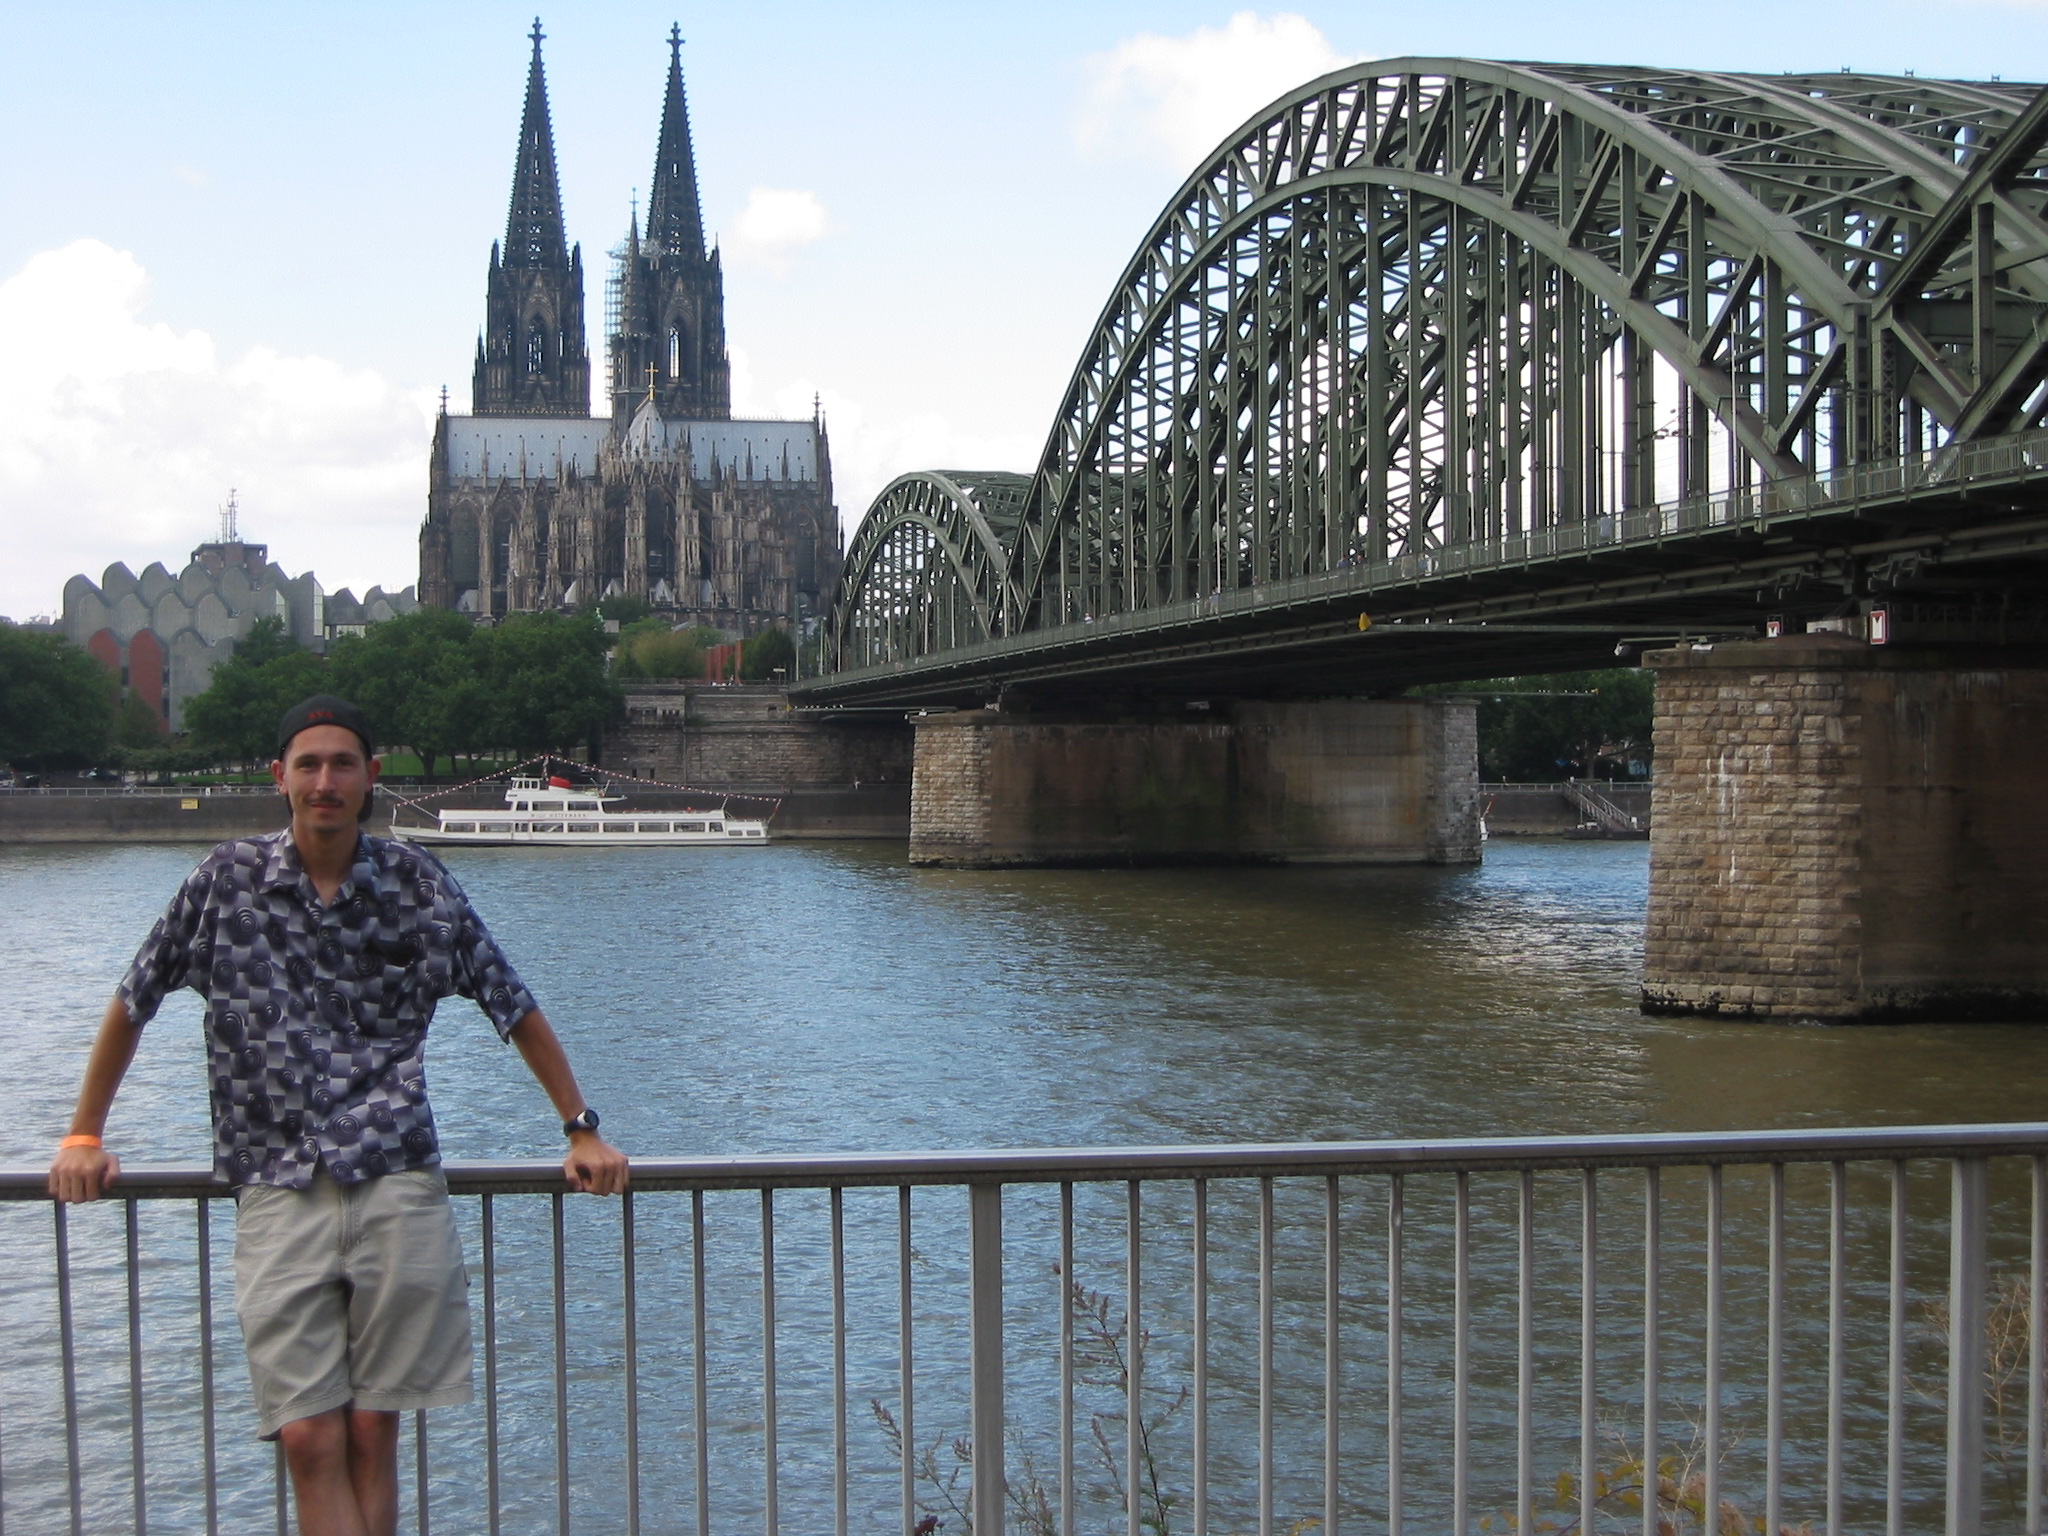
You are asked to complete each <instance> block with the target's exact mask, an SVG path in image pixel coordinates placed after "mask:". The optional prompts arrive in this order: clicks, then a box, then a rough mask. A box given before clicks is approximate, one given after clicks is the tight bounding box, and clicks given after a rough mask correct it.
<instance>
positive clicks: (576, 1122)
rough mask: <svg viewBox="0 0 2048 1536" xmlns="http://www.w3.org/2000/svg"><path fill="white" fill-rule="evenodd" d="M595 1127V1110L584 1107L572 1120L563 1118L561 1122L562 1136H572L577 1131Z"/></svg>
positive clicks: (590, 1129)
mask: <svg viewBox="0 0 2048 1536" xmlns="http://www.w3.org/2000/svg"><path fill="white" fill-rule="evenodd" d="M596 1129H597V1111H596V1110H594V1109H588V1108H586V1109H584V1110H582V1111H580V1112H579V1113H578V1114H577V1115H576V1117H575V1118H574V1119H573V1120H564V1121H563V1122H562V1134H563V1135H564V1136H574V1135H575V1134H576V1133H577V1132H578V1131H594V1130H596Z"/></svg>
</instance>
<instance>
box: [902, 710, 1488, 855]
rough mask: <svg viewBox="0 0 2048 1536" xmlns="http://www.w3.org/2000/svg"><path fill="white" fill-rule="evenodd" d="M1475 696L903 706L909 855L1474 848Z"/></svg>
mask: <svg viewBox="0 0 2048 1536" xmlns="http://www.w3.org/2000/svg"><path fill="white" fill-rule="evenodd" d="M1474 711H1475V706H1474V704H1473V703H1472V702H1471V701H1469V700H1458V699H1397V700H1363V699H1327V700H1317V701H1305V702H1288V703H1265V702H1249V701H1242V700H1240V701H1222V700H1218V701H1215V702H1214V703H1213V704H1212V705H1211V706H1210V707H1208V708H1206V709H1200V708H1181V709H1179V710H1177V711H1176V712H1175V713H1174V714H1172V715H1156V716H1135V717H1116V718H1109V717H1101V716H1088V715H1071V714H1053V713H1041V714H1033V713H1016V712H1013V711H1010V710H1002V711H998V710H994V709H970V710H960V711H958V712H955V713H950V714H930V715H923V716H919V717H917V718H916V719H915V725H916V732H917V736H916V747H915V753H914V764H913V770H912V779H911V799H910V859H911V862H912V863H913V864H928V865H951V866H955V867H961V868H989V867H994V866H1000V865H1110V864H1173V863H1357V864H1472V863H1477V862H1478V860H1479V811H1478V753H1477V727H1476V723H1475V718H1474Z"/></svg>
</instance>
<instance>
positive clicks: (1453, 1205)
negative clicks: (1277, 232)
mask: <svg viewBox="0 0 2048 1536" xmlns="http://www.w3.org/2000/svg"><path fill="white" fill-rule="evenodd" d="M41 1178H42V1175H41V1173H40V1172H39V1171H37V1170H31V1169H12V1170H0V1229H4V1237H0V1240H4V1242H5V1245H6V1246H5V1255H6V1257H5V1258H4V1259H0V1324H4V1332H0V1336H4V1337H5V1338H6V1340H7V1349H6V1351H5V1354H4V1356H0V1526H4V1528H5V1529H7V1530H10V1531H37V1532H42V1531H58V1530H63V1529H66V1528H68V1529H69V1530H71V1531H73V1532H80V1533H82V1532H85V1531H91V1532H95V1533H106V1532H113V1531H117V1530H132V1531H136V1532H141V1531H144V1530H146V1529H148V1528H149V1527H151V1526H154V1527H156V1528H158V1529H165V1528H173V1529H191V1530H197V1529H204V1530H207V1531H209V1532H212V1531H218V1530H222V1529H227V1530H233V1531H238V1532H240V1531H253V1530H258V1529H262V1528H265V1527H271V1526H274V1527H275V1529H277V1530H278V1531H279V1532H283V1531H284V1530H285V1529H286V1516H285V1499H284V1489H283V1484H282V1480H281V1477H280V1475H279V1471H278V1466H277V1462H276V1459H275V1457H274V1453H273V1452H272V1451H271V1450H270V1449H268V1448H265V1447H262V1446H260V1445H258V1444H256V1443H255V1442H254V1441H253V1440H252V1439H251V1431H252V1429H253V1421H252V1419H251V1416H250V1413H249V1411H248V1409H247V1408H246V1406H245V1400H246V1391H245V1388H244V1387H243V1385H242V1383H241V1381H240V1380H239V1379H238V1378H239V1375H240V1368H239V1364H238V1347H237V1344H236V1341H235V1339H234V1337H233V1334H234V1330H233V1329H232V1328H231V1327H228V1326H226V1325H225V1321H224V1319H225V1309H226V1307H227V1306H228V1305H229V1301H228V1296H227V1282H226V1278H225V1275H224V1273H223V1271H224V1270H225V1268H226V1265H225V1263H224V1262H223V1250H224V1248H225V1245H226V1242H227V1232H226V1230H225V1229H226V1228H227V1227H228V1225H229V1221H228V1220H227V1219H225V1216H224V1211H225V1209H226V1208H225V1207H224V1205H223V1203H222V1193H221V1191H220V1190H219V1189H218V1188H217V1187H216V1186H213V1185H211V1184H210V1183H209V1182H208V1178H207V1175H206V1174H205V1172H204V1171H202V1170H196V1169H161V1168H158V1169H139V1170H133V1171H131V1173H130V1175H129V1176H128V1177H127V1178H126V1179H125V1180H124V1182H123V1184H122V1185H121V1186H117V1191H116V1197H115V1198H111V1199H109V1200H106V1201H103V1202H101V1203H99V1204H98V1205H95V1206H91V1207H83V1208H70V1209H66V1208H60V1207H57V1206H54V1205H53V1204H52V1203H51V1202H49V1201H48V1200H47V1199H46V1198H44V1197H43V1196H42V1195H41V1193H40V1189H41ZM558 1181H559V1170H558V1169H556V1168H555V1167H554V1165H552V1164H453V1165H450V1168H449V1182H450V1186H451V1189H452V1191H453V1192H454V1194H455V1196H456V1201H457V1206H458V1211H459V1214H460V1218H461V1220H462V1222H463V1224H464V1226H465V1229H466V1242H467V1250H468V1253H469V1255H470V1258H471V1272H472V1276H473V1281H474V1284H475V1286H476V1291H475V1292H474V1301H475V1306H474V1312H475V1315H476V1322H477V1328H478V1332H479V1335H480V1350H479V1356H480V1364H481V1384H480V1385H481V1391H480V1393H479V1401H478V1402H477V1403H475V1404H473V1405H472V1406H471V1407H470V1408H468V1409H463V1410H454V1409H451V1410H445V1411H444V1412H443V1413H442V1414H440V1415H437V1416H436V1417H435V1419H434V1420H433V1423H432V1426H431V1429H430V1427H429V1424H428V1422H427V1420H426V1419H425V1418H423V1417H419V1416H416V1417H415V1420H414V1424H413V1426H412V1435H411V1443H410V1445H409V1446H408V1448H407V1454H406V1456H405V1457H404V1458H403V1459H404V1462H405V1481H406V1485H407V1486H406V1493H405V1499H406V1505H407V1507H408V1509H409V1510H410V1512H411V1520H412V1522H413V1523H415V1524H416V1526H417V1529H418V1530H419V1531H420V1532H421V1533H423V1536H424V1533H427V1532H429V1531H431V1530H432V1529H433V1528H435V1527H436V1526H439V1527H441V1528H443V1529H450V1530H454V1529H460V1530H473V1531H490V1532H494V1533H495V1532H499V1531H502V1530H540V1529H555V1530H559V1531H562V1532H567V1531H569V1530H570V1529H572V1527H573V1528H576V1529H606V1530H623V1531H627V1532H633V1533H638V1532H640V1531H643V1530H646V1531H652V1530H657V1529H658V1530H664V1531H672V1530H686V1531H695V1532H699V1533H703V1536H709V1533H710V1532H711V1531H713V1530H738V1529H744V1528H755V1529H760V1530H764V1531H766V1532H769V1533H774V1532H777V1531H779V1530H783V1529H787V1530H790V1531H803V1532H822V1531H825V1530H828V1529H829V1530H833V1531H838V1532H847V1531H851V1530H856V1529H857V1530H862V1531H879V1530H887V1529H892V1528H900V1529H902V1530H903V1531H904V1532H906V1533H912V1532H917V1531H931V1530H934V1529H943V1530H963V1529H972V1530H974V1531H976V1532H979V1533H982V1536H989V1533H995V1532H1000V1531H1002V1530H1004V1529H1005V1528H1006V1527H1007V1528H1012V1529H1016V1530H1019V1531H1026V1532H1033V1533H1038V1532H1045V1533H1051V1532H1061V1533H1070V1532H1076V1531H1080V1530H1084V1529H1086V1530H1101V1529H1105V1528H1118V1527H1120V1528H1123V1529H1125V1530H1128V1531H1131V1532H1139V1531H1146V1530H1151V1531H1162V1532H1163V1531H1169V1530H1173V1531H1181V1530H1186V1531H1194V1532H1204V1533H1207V1532H1214V1533H1217V1536H1222V1533H1224V1532H1242V1531H1251V1530H1258V1531H1260V1532H1263V1533H1271V1532H1274V1531H1283V1530H1284V1531H1299V1530H1303V1529H1306V1528H1308V1527H1309V1526H1310V1525H1312V1524H1318V1523H1319V1524H1320V1527H1321V1529H1322V1530H1324V1531H1328V1532H1337V1531H1340V1530H1350V1531H1364V1530H1368V1529H1370V1530H1374V1531H1381V1530H1384V1531H1387V1532H1389V1533H1390V1536H1399V1533H1401V1532H1403V1531H1404V1530H1406V1529H1409V1528H1415V1529H1425V1528H1426V1529H1431V1530H1436V1529H1444V1528H1449V1529H1450V1530H1453V1531H1456V1532H1459V1533H1461V1536H1462V1533H1466V1532H1471V1531H1475V1530H1478V1529H1482V1528H1486V1527H1488V1526H1489V1525H1490V1526H1491V1528H1493V1529H1500V1528H1503V1526H1504V1525H1505V1524H1506V1523H1507V1522H1512V1528H1514V1529H1516V1530H1520V1531H1534V1530H1540V1529H1544V1528H1546V1526H1547V1527H1548V1528H1552V1529H1557V1530H1572V1529H1575V1530H1577V1531H1581V1532H1587V1533H1591V1532H1595V1531H1597V1530H1609V1531H1620V1530H1624V1529H1627V1530H1641V1531H1643V1532H1644V1533H1645V1536H1657V1533H1658V1532H1704V1531H1711V1532H1714V1533H1716V1536H1719V1533H1721V1532H1723V1531H1725V1530H1733V1529H1736V1528H1737V1526H1738V1525H1739V1526H1740V1528H1742V1529H1753V1528H1757V1527H1758V1526H1759V1525H1760V1526H1761V1528H1762V1529H1765V1530H1769V1531H1780V1530H1783V1529H1786V1528H1787V1527H1788V1526H1799V1527H1801V1528H1810V1529H1811V1530H1813V1531H1814V1532H1819V1531H1821V1530H1823V1529H1824V1530H1826V1531H1828V1532H1833V1533H1839V1532H1841V1531H1843V1530H1846V1529H1849V1528H1851V1527H1853V1528H1855V1529H1857V1530H1867V1531H1876V1530H1878V1529H1880V1528H1882V1529H1884V1530H1886V1531H1887V1532H1892V1533H1897V1532H1903V1531H1906V1530H1908V1529H1911V1530H1927V1529H1933V1528H1936V1527H1937V1526H1940V1527H1944V1528H1945V1529H1946V1530H1947V1531H1949V1532H1954V1533H1958V1536H1974V1533H1976V1532H1979V1531H1980V1530H1983V1529H1986V1528H1991V1527H1996V1528H1999V1529H2015V1530H2018V1529H2025V1530H2029V1531H2033V1530H2038V1529H2039V1521H2040V1517H2041V1511H2042V1492H2043V1490H2042V1443H2043V1429H2044V1425H2043V1418H2042V1412H2043V1392H2042V1387H2043V1375H2044V1360H2043V1352H2042V1351H2043V1342H2044V1310H2043V1308H2044V1271H2048V1219H2044V1209H2048V1125H2000V1126H1975V1127H1931V1128H1917V1129H1880V1130H1861V1131H1825V1130H1815V1131H1790V1132H1763V1133H1745V1134H1729V1135H1647V1136H1606V1137H1579V1138H1543V1139H1525V1140H1508V1139H1494V1140H1471V1141H1434V1142H1430V1141H1418V1142H1369V1143H1314V1144H1307V1145H1293V1146H1240V1147H1168V1148H1155V1149H1119V1150H1107V1151H1020V1152H972V1153H926V1154H909V1155H899V1156H865V1155H854V1156H820V1157H802V1158H737V1159H697V1160H689V1161H661V1162H647V1163H643V1164H640V1165H638V1166H637V1167H636V1170H635V1181H636V1182H635V1191H634V1193H633V1195H632V1196H631V1197H630V1198H629V1199H626V1200H623V1201H611V1202H600V1201H594V1200H581V1199H567V1198H565V1197H564V1196H563V1195H562V1194H560V1193H559V1192H558V1191H559V1183H558ZM933 1522H936V1524H934V1523H933Z"/></svg>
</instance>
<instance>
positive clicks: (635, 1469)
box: [619, 1189, 640, 1536]
mask: <svg viewBox="0 0 2048 1536" xmlns="http://www.w3.org/2000/svg"><path fill="white" fill-rule="evenodd" d="M638 1247H639V1233H638V1231H637V1229H636V1228H635V1227H634V1224H633V1191H632V1190H630V1189H629V1190H626V1191H624V1192H623V1193H622V1194H621V1195H620V1196H619V1248H620V1254H619V1267H620V1269H621V1270H622V1271H623V1274H624V1285H625V1292H626V1536H640V1277H639V1267H638V1264H637V1262H636V1259H635V1253H636V1250H637V1249H638Z"/></svg>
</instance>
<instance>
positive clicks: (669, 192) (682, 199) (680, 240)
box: [534, 25, 704, 257]
mask: <svg viewBox="0 0 2048 1536" xmlns="http://www.w3.org/2000/svg"><path fill="white" fill-rule="evenodd" d="M535 46H536V48H537V47H538V46H539V45H538V44H536V45H535ZM535 58H536V60H537V59H538V58H539V55H538V53H536V54H535ZM534 67H535V68H536V69H538V68H539V65H538V63H536V64H535V66H534ZM543 110H545V107H543ZM647 242H648V244H649V245H651V246H653V247H654V249H655V250H656V251H659V252H661V253H663V254H665V255H670V256H699V257H701V256H702V255H703V254H704V216H703V212H702V210H701V208H700V207H699V205H698V202H697V156H696V151H695V149H694V148H693V147H692V145H691V143H690V107H689V103H688V102H687V101H686V100H685V99H684V96H683V29H682V28H681V27H678V26H675V25H671V26H670V27H669V29H668V94H667V96H666V97H664V98H663V100H662V104H661V146H660V148H659V149H657V150H656V151H655V156H654V191H653V194H652V195H651V196H650V197H649V198H648V200H647Z"/></svg>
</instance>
